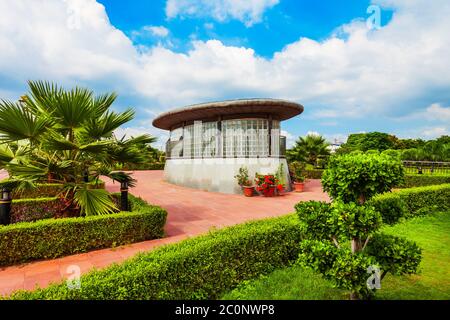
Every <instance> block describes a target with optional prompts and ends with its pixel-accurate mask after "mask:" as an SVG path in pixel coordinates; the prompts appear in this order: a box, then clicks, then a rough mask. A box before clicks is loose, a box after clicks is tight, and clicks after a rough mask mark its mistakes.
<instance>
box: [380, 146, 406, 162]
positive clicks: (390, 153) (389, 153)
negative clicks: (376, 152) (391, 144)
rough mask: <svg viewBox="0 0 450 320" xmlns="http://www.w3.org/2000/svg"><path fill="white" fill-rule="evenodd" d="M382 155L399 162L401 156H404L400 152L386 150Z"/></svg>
mask: <svg viewBox="0 0 450 320" xmlns="http://www.w3.org/2000/svg"><path fill="white" fill-rule="evenodd" d="M381 154H383V155H387V156H390V157H392V158H394V159H398V160H400V159H401V156H402V152H401V151H400V150H394V149H386V150H384V151H383V152H381Z"/></svg>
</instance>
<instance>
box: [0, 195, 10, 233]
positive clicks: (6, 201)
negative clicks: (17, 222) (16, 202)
mask: <svg viewBox="0 0 450 320" xmlns="http://www.w3.org/2000/svg"><path fill="white" fill-rule="evenodd" d="M10 223H11V191H10V190H9V189H6V188H3V189H2V191H1V198H0V224H2V225H7V224H10Z"/></svg>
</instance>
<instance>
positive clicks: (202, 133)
mask: <svg viewBox="0 0 450 320" xmlns="http://www.w3.org/2000/svg"><path fill="white" fill-rule="evenodd" d="M220 128H221V130H220ZM285 141H286V140H285V139H282V137H281V136H280V122H279V121H275V120H274V121H272V130H271V132H270V133H269V120H268V119H236V120H224V121H221V122H220V123H219V122H201V121H196V122H194V124H191V125H186V126H184V127H182V128H177V129H175V130H172V131H171V134H170V138H169V141H168V142H167V146H166V153H167V157H168V158H212V157H223V158H234V157H249V158H256V157H268V156H277V157H280V156H284V152H283V150H285V149H286V146H285V145H284V144H285ZM280 142H281V143H280Z"/></svg>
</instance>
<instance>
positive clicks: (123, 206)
mask: <svg viewBox="0 0 450 320" xmlns="http://www.w3.org/2000/svg"><path fill="white" fill-rule="evenodd" d="M120 210H121V211H129V210H128V182H121V183H120Z"/></svg>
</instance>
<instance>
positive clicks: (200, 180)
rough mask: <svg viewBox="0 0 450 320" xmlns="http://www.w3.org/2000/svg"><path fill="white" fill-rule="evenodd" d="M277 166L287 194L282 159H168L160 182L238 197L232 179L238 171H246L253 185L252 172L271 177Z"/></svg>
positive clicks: (287, 186)
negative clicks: (231, 194) (280, 167)
mask: <svg viewBox="0 0 450 320" xmlns="http://www.w3.org/2000/svg"><path fill="white" fill-rule="evenodd" d="M281 163H282V164H283V169H284V173H285V187H286V188H287V190H288V191H290V186H291V183H290V178H289V173H288V169H287V162H286V159H283V158H226V159H222V158H211V159H169V160H167V161H166V165H165V167H164V180H165V181H167V182H170V183H173V184H177V185H181V186H185V187H189V188H194V189H200V190H206V191H214V192H221V193H235V194H240V193H242V190H241V188H240V187H239V186H238V185H237V183H236V179H235V178H234V176H235V175H236V174H237V173H238V172H239V168H240V167H242V166H245V167H247V169H248V172H249V178H250V179H251V180H252V181H253V179H254V177H255V173H256V172H258V173H260V174H275V172H276V171H277V169H278V167H279V165H280V164H281Z"/></svg>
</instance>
